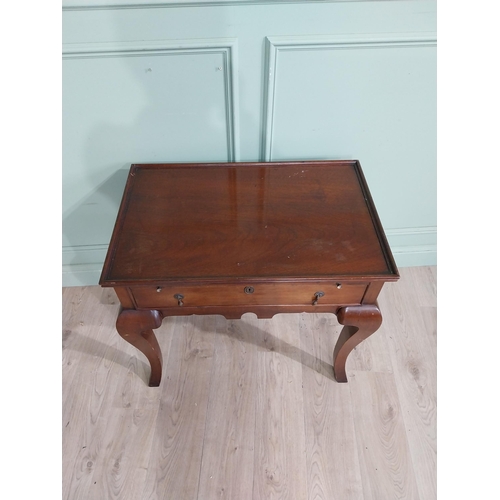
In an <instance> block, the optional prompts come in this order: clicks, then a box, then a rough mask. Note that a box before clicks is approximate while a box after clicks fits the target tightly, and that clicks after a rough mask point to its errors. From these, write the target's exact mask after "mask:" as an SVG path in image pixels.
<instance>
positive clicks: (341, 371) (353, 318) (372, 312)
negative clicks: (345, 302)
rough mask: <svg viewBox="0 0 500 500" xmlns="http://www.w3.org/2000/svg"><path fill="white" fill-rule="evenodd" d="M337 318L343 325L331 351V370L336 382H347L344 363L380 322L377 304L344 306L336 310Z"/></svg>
mask: <svg viewBox="0 0 500 500" xmlns="http://www.w3.org/2000/svg"><path fill="white" fill-rule="evenodd" d="M337 320H338V322H339V323H340V324H341V325H345V326H344V328H342V331H341V332H340V337H339V339H338V340H337V344H336V345H335V349H334V351H333V372H334V375H335V380H337V382H347V375H346V372H345V363H346V360H347V356H349V353H350V352H351V351H352V350H353V349H354V348H355V347H356V346H357V345H358V344H359V343H360V342H362V341H363V340H365V339H366V338H367V337H369V336H370V335H371V334H372V333H374V332H376V331H377V330H378V328H379V327H380V325H381V324H382V314H381V313H380V309H379V308H378V305H377V304H366V305H361V306H346V307H342V308H341V309H339V311H338V312H337Z"/></svg>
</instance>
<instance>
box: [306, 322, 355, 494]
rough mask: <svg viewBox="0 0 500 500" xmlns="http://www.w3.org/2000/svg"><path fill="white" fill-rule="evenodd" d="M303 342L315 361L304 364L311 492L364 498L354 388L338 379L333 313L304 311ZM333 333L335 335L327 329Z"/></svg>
mask: <svg viewBox="0 0 500 500" xmlns="http://www.w3.org/2000/svg"><path fill="white" fill-rule="evenodd" d="M299 324H300V330H301V335H300V338H301V346H302V349H303V351H304V353H305V354H307V355H308V356H311V357H312V358H313V359H314V360H315V363H314V365H313V366H311V367H308V366H307V367H306V366H304V368H303V398H304V408H305V411H304V418H305V421H304V423H305V436H306V439H305V442H306V461H307V483H308V496H307V497H306V498H311V499H315V500H336V499H339V500H360V499H362V498H363V491H362V488H361V477H360V472H359V461H358V452H357V449H356V433H355V428H354V425H353V414H352V406H351V394H350V390H349V388H348V387H347V385H345V384H337V383H332V366H331V359H329V358H331V353H332V352H333V348H334V345H335V340H336V337H338V335H339V334H340V330H341V328H340V327H339V326H338V324H337V322H336V320H335V318H334V317H333V316H328V315H325V314H301V315H300V317H299ZM325 332H329V334H325Z"/></svg>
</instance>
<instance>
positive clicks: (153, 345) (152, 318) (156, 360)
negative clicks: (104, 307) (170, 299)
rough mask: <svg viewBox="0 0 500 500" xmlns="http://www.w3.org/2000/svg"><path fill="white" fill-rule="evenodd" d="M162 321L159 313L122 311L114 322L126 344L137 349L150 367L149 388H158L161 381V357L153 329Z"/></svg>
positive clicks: (151, 311) (154, 311) (132, 310)
mask: <svg viewBox="0 0 500 500" xmlns="http://www.w3.org/2000/svg"><path fill="white" fill-rule="evenodd" d="M162 320H163V315H162V314H161V312H160V311H156V310H145V311H137V310H135V309H123V310H122V311H121V312H120V314H119V316H118V319H117V320H116V330H117V331H118V333H119V334H120V336H121V337H123V338H124V339H125V340H126V341H127V342H129V343H130V344H132V345H133V346H134V347H136V348H137V349H139V351H141V352H142V353H143V354H144V355H145V356H146V358H148V361H149V364H150V366H151V376H150V377H149V386H150V387H158V386H159V385H160V381H161V371H162V362H163V361H162V355H161V351H160V346H159V345H158V341H157V340H156V337H155V334H154V333H153V328H158V327H159V326H160V325H161V322H162Z"/></svg>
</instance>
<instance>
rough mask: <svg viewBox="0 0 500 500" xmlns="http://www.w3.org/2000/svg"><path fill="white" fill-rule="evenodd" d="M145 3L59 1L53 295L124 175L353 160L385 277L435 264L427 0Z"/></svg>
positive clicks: (87, 246)
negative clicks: (59, 179)
mask: <svg viewBox="0 0 500 500" xmlns="http://www.w3.org/2000/svg"><path fill="white" fill-rule="evenodd" d="M147 3H148V4H149V7H144V2H142V4H143V7H140V5H138V4H140V2H133V1H132V0H121V1H120V0H104V1H102V0H87V1H83V0H66V1H63V285H65V286H71V285H83V284H84V285H91V284H96V283H97V280H98V278H99V275H100V271H101V267H102V263H103V260H104V256H105V253H106V248H107V244H108V242H109V238H110V235H111V231H112V228H113V224H114V220H115V217H116V212H117V210H118V205H119V203H120V199H121V194H122V190H123V186H124V183H125V177H126V173H127V170H128V168H129V166H130V164H131V163H133V162H160V161H164V162H169V161H206V162H208V161H228V160H234V161H238V160H241V161H258V160H278V159H322V158H332V159H334V158H356V159H359V160H360V161H361V165H362V167H363V170H364V172H365V175H366V177H367V180H368V183H369V186H370V190H371V192H372V195H373V198H374V200H375V203H376V206H377V209H378V212H379V215H380V218H381V221H382V224H383V226H384V228H385V230H386V233H387V236H388V239H389V243H390V244H391V247H392V250H393V253H394V256H395V258H396V261H397V264H398V265H399V266H408V265H427V264H435V262H436V3H435V2H433V1H397V0H393V1H383V2H378V1H367V2H362V1H344V2H334V1H332V2H310V1H309V2H299V1H295V2H294V1H288V2H272V1H268V2H264V1H262V2H252V1H247V0H232V1H231V0H229V1H225V0H218V1H217V2H211V1H209V0H207V1H203V0H201V1H192V2H183V1H174V0H169V1H168V0H167V1H165V0H164V1H160V0H151V1H149V2H147ZM181 4H182V5H181ZM186 4H189V6H186ZM110 5H111V6H112V7H113V8H107V7H105V6H108V7H109V6H110ZM152 5H156V6H155V7H151V6H152Z"/></svg>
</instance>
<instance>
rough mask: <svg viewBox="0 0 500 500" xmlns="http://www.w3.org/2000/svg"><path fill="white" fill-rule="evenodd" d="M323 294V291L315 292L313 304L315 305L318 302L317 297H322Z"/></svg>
mask: <svg viewBox="0 0 500 500" xmlns="http://www.w3.org/2000/svg"><path fill="white" fill-rule="evenodd" d="M324 295H325V292H316V293H315V294H314V300H313V306H315V305H316V304H317V303H318V300H319V298H320V297H323V296H324Z"/></svg>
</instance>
